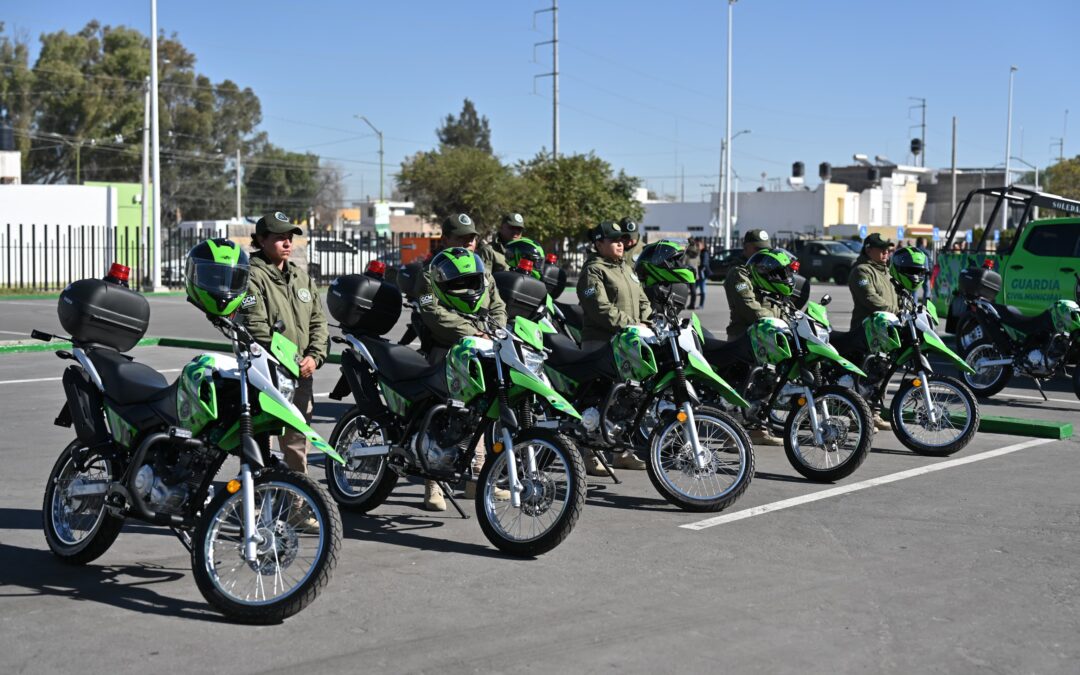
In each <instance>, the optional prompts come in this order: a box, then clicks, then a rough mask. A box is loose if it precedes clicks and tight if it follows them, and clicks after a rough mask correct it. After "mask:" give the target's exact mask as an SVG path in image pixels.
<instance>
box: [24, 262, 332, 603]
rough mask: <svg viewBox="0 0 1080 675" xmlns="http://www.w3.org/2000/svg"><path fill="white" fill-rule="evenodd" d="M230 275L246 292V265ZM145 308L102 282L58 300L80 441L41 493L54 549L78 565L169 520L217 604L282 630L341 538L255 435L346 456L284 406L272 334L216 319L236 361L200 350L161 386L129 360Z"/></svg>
mask: <svg viewBox="0 0 1080 675" xmlns="http://www.w3.org/2000/svg"><path fill="white" fill-rule="evenodd" d="M234 246H235V244H234ZM228 274H230V275H231V276H230V279H232V280H233V281H234V282H235V283H236V284H238V285H239V286H242V287H243V288H245V289H246V283H247V268H246V264H237V265H234V266H232V267H231V268H230V271H229V273H228ZM188 276H189V279H190V278H192V277H198V273H197V272H195V271H193V270H190V269H189V274H188ZM203 276H206V275H203ZM234 290H235V289H234ZM236 293H237V295H236V296H235V297H236V298H242V297H243V291H236ZM149 311H150V310H149V305H148V304H147V302H146V299H145V298H143V297H142V296H141V295H139V294H137V293H134V292H132V291H128V290H127V289H124V288H122V287H119V286H115V285H113V284H108V283H106V282H103V281H98V280H92V279H91V280H83V281H78V282H75V283H74V284H72V285H71V286H69V287H68V288H67V289H65V290H64V292H63V293H62V294H61V297H60V309H59V312H60V319H61V324H62V325H63V326H64V328H65V329H66V330H67V331H69V332H70V333H71V334H72V337H71V338H63V339H70V340H71V342H72V344H73V349H72V350H71V351H66V350H61V351H58V352H56V354H57V356H58V357H60V358H61V359H66V360H71V361H74V362H75V364H74V365H71V366H69V367H68V368H67V369H66V370H65V372H64V377H63V384H64V390H65V392H66V395H67V402H66V403H65V405H64V407H63V409H62V411H61V413H60V415H59V417H57V419H56V424H58V425H60V426H66V427H72V426H73V427H74V428H75V432H76V440H74V441H72V442H71V444H69V445H68V446H67V447H66V448H65V449H64V451H63V452H62V453H61V455H60V457H59V459H57V461H56V464H55V465H54V466H53V469H52V471H51V472H50V474H49V480H48V483H47V486H46V488H45V497H44V504H43V506H42V515H43V520H44V529H45V538H46V540H47V541H48V544H49V548H50V549H51V550H52V552H53V554H55V555H56V556H57V557H58V558H59V559H60V560H62V561H64V562H66V563H69V564H75V565H83V564H86V563H89V562H91V561H92V560H94V559H96V558H98V557H99V556H101V555H102V554H103V553H105V551H106V550H108V548H109V547H110V546H111V545H112V543H113V542H114V541H115V540H116V537H117V536H118V535H119V534H120V530H121V528H122V527H123V525H124V521H125V520H126V519H128V518H132V519H136V520H140V521H143V522H146V523H149V524H152V525H160V526H165V527H168V528H169V529H170V530H172V531H173V533H174V534H176V535H177V537H178V538H179V539H180V541H181V542H182V543H183V544H184V546H185V547H186V548H187V549H188V550H189V551H190V553H191V564H192V572H193V573H194V576H195V581H196V583H197V584H198V586H199V590H200V591H201V592H202V594H203V596H204V597H205V598H206V600H207V601H208V602H209V603H210V604H211V605H212V606H213V607H214V608H215V609H217V610H218V611H220V612H221V613H222V614H224V615H226V616H227V617H229V618H230V619H234V620H237V621H241V622H245V623H257V624H264V623H276V622H279V621H281V620H283V619H285V618H286V617H289V616H291V615H293V614H296V613H297V612H299V611H300V610H302V609H303V608H304V607H305V606H307V605H308V604H309V603H310V602H311V601H312V600H313V599H314V598H315V597H316V596H317V595H318V594H319V592H320V591H321V590H322V589H323V588H324V587H325V586H326V584H327V583H328V581H329V579H330V575H331V571H332V569H333V567H334V566H335V564H336V561H337V551H338V548H339V546H340V541H341V523H340V516H339V515H338V513H337V510H336V509H335V508H333V504H332V502H331V501H330V499H329V498H328V496H327V495H326V492H325V490H323V488H321V487H320V486H319V485H318V484H317V483H315V482H314V481H312V480H311V479H309V478H308V477H307V476H303V475H300V474H297V473H294V472H292V471H289V470H287V469H286V468H284V466H282V465H280V464H279V463H278V462H277V461H276V460H275V459H274V457H273V456H272V455H271V453H270V452H269V448H268V446H267V445H266V444H265V443H263V444H261V445H260V443H259V442H258V441H257V440H256V439H257V438H265V435H268V434H280V433H282V431H283V429H285V428H292V429H294V430H296V431H299V432H300V433H302V434H304V435H305V436H307V438H308V440H309V441H310V442H311V444H312V445H313V446H314V447H315V448H316V449H317V450H320V451H322V452H324V453H326V455H327V457H328V463H331V464H332V463H334V462H335V461H337V462H340V461H342V460H341V458H340V457H339V456H338V455H337V453H335V452H334V450H333V448H331V447H330V446H329V445H327V444H326V443H325V442H324V441H323V440H322V439H321V438H320V437H319V435H318V434H317V433H316V432H315V431H314V430H312V429H311V427H309V426H308V425H307V424H306V423H305V422H304V417H303V415H302V414H301V413H300V411H299V410H297V408H296V407H295V406H294V405H293V404H292V403H291V401H290V399H289V396H288V392H290V391H291V390H292V379H291V378H293V377H296V376H297V374H298V367H297V364H296V359H295V353H296V346H295V345H293V344H292V343H291V342H289V341H288V340H287V339H285V338H284V337H283V336H282V335H280V334H275V335H274V338H273V343H272V345H271V348H270V350H269V352H268V351H267V350H266V349H263V348H262V347H260V346H259V345H258V344H257V343H256V342H255V341H254V340H253V339H252V338H251V336H250V334H249V333H248V332H247V330H245V328H244V327H243V326H242V325H241V324H239V323H236V322H235V321H233V320H232V319H230V318H228V316H225V315H221V316H214V315H211V320H212V322H213V323H214V325H215V326H216V327H218V328H219V329H220V330H221V331H222V332H223V333H224V334H225V335H226V336H227V337H228V338H229V340H230V342H231V343H232V347H233V354H232V356H227V355H224V354H212V353H208V354H203V355H201V356H198V357H196V358H195V359H193V360H192V361H190V362H189V363H188V364H187V365H186V366H184V368H183V372H182V373H181V374H180V376H179V377H178V378H177V379H176V381H175V382H172V383H169V382H168V381H167V380H166V379H165V377H164V376H163V375H161V374H160V373H158V372H157V371H155V370H154V369H152V368H150V367H148V366H146V365H143V364H141V363H138V362H137V361H134V360H132V359H131V358H130V357H128V356H126V355H124V353H123V352H125V351H128V350H129V349H131V348H132V347H134V346H135V343H136V342H137V341H138V339H139V338H141V337H142V335H143V334H144V333H145V330H146V325H147V324H148V322H149ZM232 311H234V309H233V310H230V311H229V312H228V313H229V314H231V312H232ZM33 336H34V337H35V338H37V339H40V340H44V341H50V340H52V339H54V338H56V337H57V336H54V335H50V334H48V333H42V332H39V331H34V333H33ZM229 456H237V457H238V458H239V459H240V471H239V475H237V476H236V477H235V478H233V479H232V480H229V481H228V482H227V483H226V484H225V486H224V489H220V490H218V491H215V489H214V478H215V476H217V474H218V472H219V470H220V469H221V467H222V465H223V463H224V462H225V460H226V459H227V458H228V457H229Z"/></svg>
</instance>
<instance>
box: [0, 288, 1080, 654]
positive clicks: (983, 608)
mask: <svg viewBox="0 0 1080 675" xmlns="http://www.w3.org/2000/svg"><path fill="white" fill-rule="evenodd" d="M823 292H829V293H831V294H832V295H833V297H834V299H835V301H834V303H833V304H832V305H830V306H829V310H830V315H831V317H832V318H833V321H834V324H835V325H836V326H837V327H838V328H839V329H846V328H847V323H848V320H849V317H850V309H851V301H850V296H849V295H848V294H847V291H846V289H838V288H837V287H819V288H818V289H816V290H815V292H814V297H815V299H816V298H817V297H819V296H820V294H821V293H823ZM151 302H152V305H153V313H152V319H151V330H150V335H151V336H155V337H161V336H170V337H193V338H214V337H216V335H215V333H214V330H213V328H211V327H210V325H209V324H208V323H207V322H206V321H205V320H203V319H202V318H200V317H199V316H198V314H197V313H196V312H195V310H194V309H192V308H191V307H189V306H187V305H186V304H185V303H184V302H183V298H181V297H171V296H166V297H156V298H154V299H153V300H152V301H151ZM54 307H55V300H53V301H25V300H19V301H2V300H0V331H3V332H0V339H12V338H11V337H9V333H18V332H20V331H24V332H25V333H28V332H29V329H30V328H33V327H37V328H41V329H44V330H48V328H49V325H50V322H51V324H52V325H54V327H55V328H56V329H59V326H55V322H56V319H55V313H54ZM700 315H701V317H702V321H703V323H704V324H705V325H706V326H707V327H710V328H713V329H715V330H717V331H720V332H722V331H723V327H724V324H726V319H727V313H726V310H725V308H724V307H723V302H722V289H721V288H720V287H718V286H710V288H709V296H708V300H707V304H706V307H705V309H704V310H703V311H701V312H700ZM132 354H133V356H135V358H137V359H138V360H140V361H142V362H145V363H147V364H148V365H151V366H153V367H155V368H158V369H159V370H162V371H163V372H166V374H167V375H168V376H169V377H175V374H176V373H177V372H178V370H179V369H180V368H181V367H182V366H183V364H184V363H185V362H186V361H187V360H189V359H190V358H191V357H192V356H193V355H194V354H195V352H193V351H190V350H185V349H175V348H162V347H147V348H137V349H135V350H134V351H133V352H132ZM65 365H67V364H65V363H62V362H61V361H59V360H58V359H56V358H55V356H53V355H52V354H51V353H23V354H8V355H2V356H0V403H2V404H3V410H4V413H5V422H4V432H5V433H4V434H3V435H2V436H0V461H2V466H3V471H2V472H0V627H2V630H0V672H11V673H16V672H18V673H24V672H35V673H37V672H58V671H73V670H75V669H79V670H81V671H85V672H104V671H108V672H111V673H128V672H140V673H141V672H146V671H147V670H154V669H159V668H160V669H166V668H167V669H171V670H175V669H177V668H180V669H182V670H184V671H190V672H207V671H215V672H216V671H224V670H228V671H229V672H236V673H255V672H276V671H295V670H298V669H303V671H304V672H306V673H324V672H326V673H329V672H345V671H359V670H361V669H362V670H364V671H368V672H434V671H439V672H444V673H471V672H515V673H516V672H541V671H543V672H597V671H600V670H611V671H616V672H649V673H655V672H673V671H676V670H677V671H681V672H710V673H714V672H739V673H742V672H748V673H787V672H800V673H805V672H813V673H865V672H885V673H911V672H949V673H966V672H1039V673H1054V672H1068V673H1072V672H1076V664H1077V663H1078V662H1080V642H1078V641H1077V639H1076V636H1077V635H1078V634H1080V602H1078V598H1077V592H1078V589H1080V567H1078V566H1077V565H1076V564H1075V561H1076V559H1077V557H1078V555H1080V492H1078V491H1077V490H1076V477H1077V476H1078V475H1080V474H1078V473H1077V470H1076V466H1075V464H1076V459H1077V451H1078V450H1080V442H1078V441H1077V440H1076V439H1075V438H1073V439H1068V440H1065V441H1051V440H1045V439H1035V440H1033V439H1029V438H1024V437H1016V436H1004V435H996V434H984V433H979V434H977V435H976V437H975V438H974V440H973V441H972V442H971V444H970V445H969V446H968V447H967V448H965V449H964V450H962V451H961V452H959V453H957V454H956V455H954V456H953V457H951V458H945V459H933V458H926V457H920V456H916V455H914V454H912V453H910V452H909V451H908V450H906V449H905V448H903V446H902V445H900V443H899V442H898V441H897V440H896V438H895V437H894V436H893V435H892V434H891V433H890V432H879V433H878V434H877V435H876V437H875V440H874V444H873V452H872V454H871V456H870V457H869V459H868V460H867V461H866V463H865V464H863V466H862V467H861V468H860V469H859V470H858V471H856V472H855V474H853V475H852V476H851V477H849V478H847V479H845V480H843V481H840V482H838V483H836V484H835V485H820V484H814V483H809V482H807V481H806V480H804V479H803V478H802V477H801V476H799V474H797V473H796V472H795V471H794V470H793V469H792V468H791V467H790V465H789V464H788V462H787V460H786V458H785V456H784V453H783V449H782V448H771V447H759V448H757V450H756V458H757V473H756V475H755V478H754V480H753V483H752V485H751V486H750V488H749V490H748V491H747V492H746V494H745V495H744V496H743V497H742V498H741V499H740V500H739V501H738V502H737V503H735V504H734V505H733V506H731V507H730V508H729V509H728V510H727V511H725V512H723V513H721V514H693V513H686V512H683V511H680V510H679V509H677V508H675V507H673V506H670V505H669V504H668V503H667V502H665V501H664V500H663V499H662V498H660V497H659V495H658V494H657V493H656V492H655V490H654V489H653V488H652V486H651V484H650V483H649V481H648V479H647V477H646V476H645V474H644V472H629V471H621V472H620V474H619V475H620V477H622V478H623V479H624V481H625V482H624V483H623V484H622V485H614V484H612V483H611V482H610V481H608V480H603V479H595V478H594V479H590V487H589V492H588V501H587V507H586V509H585V510H584V512H583V514H582V517H581V520H580V521H579V523H578V526H577V528H576V529H575V530H574V532H573V533H572V534H571V535H570V537H569V538H568V539H567V540H566V541H565V542H564V543H563V544H562V545H561V546H559V547H558V548H556V549H555V550H554V551H552V552H550V553H548V554H546V555H544V556H542V557H540V558H538V559H535V560H517V559H512V558H507V557H505V556H503V555H501V554H500V553H499V552H498V551H497V550H496V549H494V548H493V547H492V546H491V545H490V544H489V543H488V542H487V540H486V539H485V538H484V536H483V534H482V533H481V531H480V528H479V525H478V524H477V522H476V519H475V517H470V518H469V519H468V520H462V519H460V518H458V517H456V515H454V513H453V511H448V512H446V513H439V514H432V513H428V512H425V511H423V510H422V509H421V508H420V502H421V493H422V489H421V486H420V485H419V484H417V483H411V484H403V483H399V487H398V488H397V490H396V491H395V493H394V494H393V495H392V496H391V498H390V499H389V501H388V502H387V503H386V504H385V505H383V506H382V507H380V508H378V509H376V510H375V511H374V512H373V513H371V514H369V515H366V516H359V515H355V514H348V513H346V514H345V515H344V527H345V531H344V540H343V547H342V551H341V555H340V559H339V560H340V562H339V565H338V567H337V571H336V574H335V576H334V579H333V580H332V581H331V583H330V585H329V586H328V587H327V588H326V590H325V592H324V593H323V595H322V596H320V597H319V599H318V600H317V601H316V602H314V603H313V604H312V605H311V606H310V607H308V608H307V609H306V610H305V611H304V612H302V613H301V614H299V615H297V616H295V617H293V618H291V619H289V620H287V621H286V622H285V623H284V624H283V625H280V626H269V627H258V628H253V627H247V626H238V625H233V624H230V623H227V622H225V621H223V620H222V619H221V618H220V617H219V616H218V615H216V614H215V613H213V612H211V611H210V610H209V609H208V608H207V606H206V604H205V603H204V601H203V599H202V597H201V595H200V594H199V592H198V590H197V589H196V587H195V583H194V580H193V579H192V575H191V571H190V559H189V556H188V555H187V553H186V551H185V550H184V549H183V548H182V547H181V545H180V543H179V542H178V541H177V540H176V539H175V538H174V537H172V535H171V534H169V533H168V531H167V530H162V529H157V528H151V527H147V526H143V525H139V524H136V523H129V524H128V525H127V526H126V528H125V532H124V533H123V534H122V535H121V537H120V538H119V539H118V540H117V542H116V544H114V546H113V547H112V548H111V549H110V550H109V551H108V552H107V553H106V554H105V555H104V556H102V557H101V558H100V559H98V560H97V561H96V562H94V563H92V564H91V565H89V566H86V567H83V568H71V567H67V566H64V565H61V564H59V563H57V562H56V561H55V560H54V559H53V557H52V556H51V554H50V553H49V552H48V548H47V546H46V544H45V541H44V536H43V534H42V530H41V513H40V509H41V499H42V493H43V490H44V485H43V483H44V480H45V477H46V476H47V475H48V472H49V470H50V468H51V466H52V464H53V462H54V460H55V458H56V456H57V455H58V454H59V452H60V450H61V449H62V448H63V447H64V446H65V445H66V444H67V443H68V442H69V440H70V437H71V432H70V430H69V429H64V428H60V427H56V426H53V424H52V420H53V418H54V417H55V416H56V413H57V412H58V411H59V409H60V407H61V405H62V403H63V393H62V390H61V385H60V381H59V378H60V375H61V373H62V371H63V368H64V366H65ZM336 371H337V368H336V367H335V366H326V367H324V368H323V369H322V370H321V371H320V372H319V373H317V375H316V384H315V391H316V392H317V393H318V394H319V397H318V398H317V399H316V400H317V402H318V404H317V406H316V418H315V424H314V426H315V428H316V430H318V431H319V432H320V433H323V434H324V435H329V433H330V430H331V429H332V427H333V423H334V421H335V420H336V419H337V417H339V416H340V415H341V414H342V413H343V412H344V410H345V409H346V407H345V405H343V404H337V403H334V402H332V401H329V399H328V398H327V397H326V393H328V392H329V391H330V389H331V388H332V386H333V384H334V382H335V381H336V377H337V372H336ZM1067 384H1068V383H1067V382H1065V381H1064V380H1061V381H1059V382H1057V383H1055V385H1054V386H1053V388H1052V389H1050V390H1048V392H1047V396H1048V397H1049V398H1050V400H1049V401H1047V402H1044V401H1043V400H1042V398H1041V396H1039V395H1038V392H1036V391H1035V390H1034V389H1033V388H1032V387H1031V386H1030V382H1024V381H1022V380H1014V381H1013V382H1012V383H1011V386H1010V387H1008V388H1007V389H1006V390H1005V391H1004V392H1002V394H1000V395H999V396H998V397H995V398H994V399H993V400H992V401H984V402H983V405H982V410H983V414H997V415H1009V416H1015V417H1029V418H1033V419H1044V420H1051V421H1069V422H1074V423H1076V422H1080V415H1078V413H1080V400H1077V398H1076V397H1075V396H1074V395H1073V393H1072V391H1071V389H1070V388H1069V387H1068V386H1067ZM312 472H313V474H315V475H316V476H317V477H318V478H319V479H320V480H321V479H322V469H321V467H319V466H313V467H312ZM466 511H467V513H469V514H470V515H472V507H471V504H470V505H467V508H466ZM716 515H719V516H720V518H715V517H714V516H716Z"/></svg>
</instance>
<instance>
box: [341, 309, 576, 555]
mask: <svg viewBox="0 0 1080 675" xmlns="http://www.w3.org/2000/svg"><path fill="white" fill-rule="evenodd" d="M399 311H400V310H399ZM344 330H345V336H344V337H335V338H334V341H335V342H337V343H339V344H342V345H344V346H345V349H344V351H343V353H342V355H341V373H342V380H343V382H341V383H339V387H337V388H336V389H335V392H336V395H335V396H336V397H340V396H342V395H343V394H345V393H346V392H348V393H351V394H352V397H353V401H354V402H355V407H353V408H352V409H351V410H349V411H348V412H347V413H346V414H345V415H344V416H343V417H342V418H341V419H340V420H339V421H338V423H337V425H336V426H335V427H334V431H333V433H332V434H331V436H330V442H331V444H332V445H334V447H335V448H337V449H338V451H339V452H340V453H341V454H342V455H343V456H344V458H345V464H344V465H337V464H332V463H328V464H327V468H326V480H327V483H328V485H329V488H330V494H331V495H332V496H333V497H334V499H335V500H336V501H337V502H338V503H339V504H340V505H341V506H342V508H345V509H349V510H353V511H361V512H366V511H370V510H371V509H374V508H375V507H377V506H379V505H380V504H382V502H383V501H384V500H385V499H386V498H387V496H388V495H389V494H390V492H391V490H393V488H394V485H395V484H396V483H397V481H398V478H399V477H401V476H410V475H411V476H419V477H422V478H424V479H427V480H434V481H436V482H438V483H439V484H440V485H441V486H442V487H443V492H444V493H445V494H446V496H447V497H449V499H450V501H451V503H452V504H453V506H454V508H456V509H457V510H458V512H459V513H461V515H462V516H463V517H465V514H464V512H463V511H462V510H461V508H460V506H458V504H457V501H456V500H455V499H454V498H453V495H452V491H451V490H450V489H449V488H448V487H447V485H446V484H447V483H448V482H450V483H457V482H460V481H463V480H465V479H466V478H467V476H468V475H469V473H470V471H471V469H470V467H471V464H472V460H473V456H474V454H475V448H476V447H477V444H478V443H479V442H481V440H482V439H483V438H484V437H485V436H488V437H489V438H490V439H492V442H491V443H490V444H489V446H488V456H487V460H486V462H485V463H484V466H483V468H482V469H481V471H480V475H479V477H478V483H479V485H478V488H477V490H476V499H475V506H476V517H477V519H478V520H479V521H480V527H481V528H482V529H483V531H484V535H485V536H486V537H487V538H488V540H489V541H490V542H491V543H492V544H493V545H494V546H495V547H496V548H498V549H499V550H501V551H503V552H504V553H508V554H511V555H515V556H529V557H531V556H536V555H540V554H542V553H546V552H547V551H550V550H551V549H553V548H555V547H556V546H558V545H559V544H560V543H561V542H562V541H563V540H564V539H566V537H567V536H568V535H569V534H570V531H571V530H572V529H573V527H574V524H575V523H576V522H577V519H578V516H579V515H580V513H581V509H582V506H583V505H584V502H585V475H584V465H583V463H582V460H581V455H580V454H579V453H578V450H577V446H576V445H575V444H574V442H573V441H572V440H570V439H569V438H567V437H566V436H565V435H563V434H561V433H559V432H558V431H556V430H554V429H550V428H543V427H540V426H537V425H536V423H535V418H534V416H533V412H534V408H535V407H536V406H539V407H541V408H543V409H547V410H550V411H555V412H557V413H559V414H563V415H569V416H571V417H576V416H577V415H578V413H577V411H576V410H575V409H574V407H573V406H572V405H571V404H570V403H569V402H568V401H567V400H566V399H564V398H563V397H562V396H560V395H559V394H558V393H556V392H555V391H554V390H553V389H552V388H551V387H550V386H549V385H548V384H547V382H545V380H544V378H543V377H542V372H543V371H542V369H543V364H544V353H543V341H542V338H541V331H540V327H539V326H538V325H536V324H535V323H533V322H529V321H524V320H520V319H519V320H518V321H516V322H514V323H513V324H512V326H510V327H509V329H507V328H502V327H499V326H496V325H489V326H488V327H487V330H486V333H487V334H488V335H490V336H491V337H490V338H487V337H466V338H462V339H461V340H459V341H458V342H457V343H456V344H455V345H454V346H453V347H452V348H451V349H450V350H449V352H448V353H447V354H446V356H445V358H444V359H443V360H440V361H438V362H436V363H435V364H434V365H431V364H429V363H428V361H427V360H426V359H425V358H424V357H423V356H421V355H420V354H419V353H418V352H416V351H414V350H413V349H411V348H409V347H406V346H403V345H399V344H395V343H393V342H389V341H387V340H385V339H383V338H381V337H378V336H373V335H369V334H365V333H364V332H362V331H361V330H359V329H357V330H350V329H349V328H348V327H346V328H344ZM507 493H508V494H509V498H508V499H506V498H504V496H505V495H506V494H507Z"/></svg>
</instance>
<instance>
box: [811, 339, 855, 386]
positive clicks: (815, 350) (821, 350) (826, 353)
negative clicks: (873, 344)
mask: <svg viewBox="0 0 1080 675" xmlns="http://www.w3.org/2000/svg"><path fill="white" fill-rule="evenodd" d="M806 349H807V351H809V352H810V354H811V355H813V356H815V357H817V358H822V359H829V360H830V361H836V362H837V363H839V364H840V365H841V366H843V367H844V368H845V369H847V370H850V371H851V372H853V373H855V374H856V375H858V376H859V377H866V373H864V372H863V371H862V369H861V368H859V367H858V366H856V365H855V364H854V363H852V362H851V361H848V360H847V359H845V358H844V357H843V356H840V352H838V351H836V348H835V347H833V346H832V345H830V344H818V343H816V342H809V341H807V342H806Z"/></svg>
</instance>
